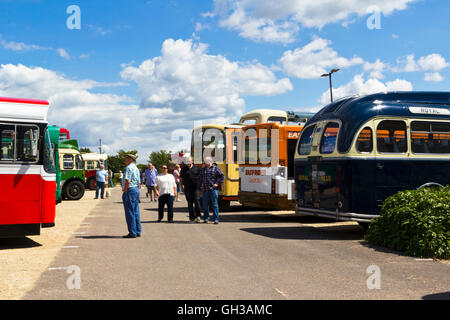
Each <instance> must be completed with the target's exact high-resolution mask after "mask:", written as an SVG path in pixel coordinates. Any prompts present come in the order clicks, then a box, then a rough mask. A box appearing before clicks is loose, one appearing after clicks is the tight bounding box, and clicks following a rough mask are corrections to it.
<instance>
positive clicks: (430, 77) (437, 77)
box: [424, 72, 444, 82]
mask: <svg viewBox="0 0 450 320" xmlns="http://www.w3.org/2000/svg"><path fill="white" fill-rule="evenodd" d="M424 80H425V81H431V82H441V81H444V77H443V76H442V75H441V74H440V73H439V72H426V73H425V75H424Z"/></svg>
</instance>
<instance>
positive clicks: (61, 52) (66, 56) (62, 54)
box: [56, 48, 70, 60]
mask: <svg viewBox="0 0 450 320" xmlns="http://www.w3.org/2000/svg"><path fill="white" fill-rule="evenodd" d="M56 52H57V53H58V54H59V56H60V57H61V58H64V59H66V60H69V59H70V55H69V54H68V53H67V51H66V50H64V49H62V48H59V49H56Z"/></svg>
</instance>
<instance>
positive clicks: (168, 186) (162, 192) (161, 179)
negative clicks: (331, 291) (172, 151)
mask: <svg viewBox="0 0 450 320" xmlns="http://www.w3.org/2000/svg"><path fill="white" fill-rule="evenodd" d="M155 182H156V186H155V192H156V196H157V197H158V222H161V220H162V219H163V218H164V206H165V205H166V204H167V217H168V220H169V222H170V223H171V222H173V201H174V198H175V197H176V196H177V184H176V182H175V178H174V177H173V175H171V174H169V173H168V170H167V166H166V165H163V166H162V174H160V175H159V176H157V177H156V181H155Z"/></svg>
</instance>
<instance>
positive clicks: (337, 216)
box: [295, 205, 379, 223]
mask: <svg viewBox="0 0 450 320" xmlns="http://www.w3.org/2000/svg"><path fill="white" fill-rule="evenodd" d="M295 213H297V214H299V215H307V216H315V217H321V218H328V219H334V220H336V221H356V222H363V223H370V221H371V220H372V219H374V218H377V217H379V215H374V214H361V213H353V212H339V210H336V211H330V210H324V209H313V208H304V207H299V206H298V205H297V206H296V207H295Z"/></svg>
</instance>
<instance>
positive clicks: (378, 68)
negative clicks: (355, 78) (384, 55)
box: [363, 59, 388, 79]
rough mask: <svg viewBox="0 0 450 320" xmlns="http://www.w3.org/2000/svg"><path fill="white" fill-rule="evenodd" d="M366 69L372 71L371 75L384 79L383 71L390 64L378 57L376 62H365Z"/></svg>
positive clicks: (364, 67)
mask: <svg viewBox="0 0 450 320" xmlns="http://www.w3.org/2000/svg"><path fill="white" fill-rule="evenodd" d="M363 69H364V71H366V72H370V74H369V76H370V77H371V78H375V79H383V78H384V75H383V72H384V71H385V70H386V69H388V65H387V64H386V63H384V62H382V61H381V60H380V59H377V60H376V61H375V62H374V63H370V62H365V63H364V66H363Z"/></svg>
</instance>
